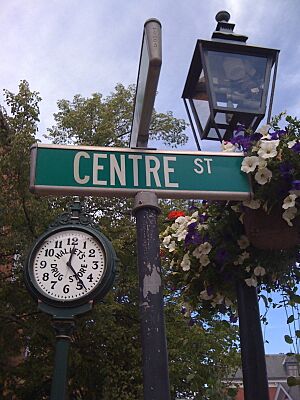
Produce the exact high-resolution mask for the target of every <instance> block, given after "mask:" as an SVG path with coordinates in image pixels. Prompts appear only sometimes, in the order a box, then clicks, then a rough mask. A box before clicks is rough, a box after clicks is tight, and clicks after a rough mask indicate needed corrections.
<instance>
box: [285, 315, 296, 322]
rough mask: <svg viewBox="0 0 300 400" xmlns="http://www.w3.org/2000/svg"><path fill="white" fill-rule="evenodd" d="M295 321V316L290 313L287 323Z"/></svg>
mask: <svg viewBox="0 0 300 400" xmlns="http://www.w3.org/2000/svg"><path fill="white" fill-rule="evenodd" d="M294 321H295V317H294V316H293V315H290V316H289V317H288V319H287V321H286V323H287V324H290V323H291V322H294Z"/></svg>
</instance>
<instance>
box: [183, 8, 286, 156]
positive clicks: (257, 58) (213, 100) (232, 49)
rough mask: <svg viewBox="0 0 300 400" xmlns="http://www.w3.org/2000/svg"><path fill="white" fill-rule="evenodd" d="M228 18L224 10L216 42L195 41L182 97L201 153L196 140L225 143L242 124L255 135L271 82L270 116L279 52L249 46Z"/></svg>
mask: <svg viewBox="0 0 300 400" xmlns="http://www.w3.org/2000/svg"><path fill="white" fill-rule="evenodd" d="M229 18H230V14H229V13H228V12H227V11H220V12H219V13H218V14H217V15H216V20H217V22H218V24H217V27H216V30H215V32H213V35H212V40H197V43H196V47H195V51H194V55H193V58H192V62H191V65H190V69H189V72H188V76H187V79H186V83H185V86H184V90H183V94H182V98H183V100H184V104H185V107H186V110H187V113H188V117H189V122H190V124H191V127H192V130H193V134H194V137H195V140H196V144H197V147H198V149H199V150H200V145H199V140H198V136H199V138H200V139H207V140H219V141H222V140H226V139H229V138H230V137H232V135H233V132H234V130H235V128H236V127H237V125H238V124H242V125H244V126H245V127H246V128H252V129H253V130H255V129H256V128H257V127H258V125H259V123H260V122H261V120H262V119H263V118H264V116H265V114H266V109H267V100H268V91H269V90H268V89H269V85H270V82H271V78H272V88H271V95H270V99H269V107H268V108H269V113H268V120H269V119H270V116H271V109H272V101H273V93H274V88H275V80H276V71H277V63H278V54H279V51H278V50H275V49H269V48H264V47H257V46H249V45H247V44H246V41H247V39H248V38H247V36H244V35H238V34H236V33H233V29H234V26H235V25H234V24H232V23H230V22H229ZM205 117H206V118H205ZM193 119H194V120H193ZM203 119H205V120H206V121H205V122H204V123H203V122H201V120H203Z"/></svg>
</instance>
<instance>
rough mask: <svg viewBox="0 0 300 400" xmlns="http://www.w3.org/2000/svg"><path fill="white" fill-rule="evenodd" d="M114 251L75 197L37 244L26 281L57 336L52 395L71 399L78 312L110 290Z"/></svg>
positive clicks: (27, 267) (28, 261)
mask: <svg viewBox="0 0 300 400" xmlns="http://www.w3.org/2000/svg"><path fill="white" fill-rule="evenodd" d="M115 265H116V254H115V251H114V249H113V247H112V244H111V243H110V241H109V240H108V239H107V238H106V237H105V236H104V235H103V234H102V233H101V232H99V230H98V229H97V227H96V224H95V223H94V222H93V221H92V219H91V218H90V217H89V215H87V214H86V213H84V212H83V211H82V206H81V204H80V201H79V198H78V197H77V198H76V200H75V201H74V204H73V205H72V206H71V207H70V211H68V212H65V213H63V214H62V215H60V216H59V217H58V218H57V220H56V221H55V222H54V223H53V224H52V225H51V226H50V227H49V228H48V230H47V231H46V232H45V233H44V234H42V235H41V236H40V237H39V238H38V239H37V241H36V242H35V244H34V245H33V247H32V249H31V251H30V253H29V256H28V258H27V261H26V265H25V283H26V286H27V288H28V290H29V292H30V294H31V295H32V296H33V298H34V299H35V300H37V302H38V309H39V310H41V311H43V312H45V313H47V314H49V315H52V318H53V320H52V325H53V327H54V330H55V335H56V346H55V360H54V373H53V379H52V385H51V397H50V399H51V400H65V399H66V398H67V369H68V353H69V347H70V341H71V337H72V335H73V331H74V327H75V317H76V316H77V315H80V314H84V313H86V312H88V311H90V310H91V309H92V308H93V304H94V303H95V302H96V301H99V300H101V299H103V297H104V296H105V295H106V293H107V292H108V291H109V290H110V289H111V287H112V285H113V282H114V278H115Z"/></svg>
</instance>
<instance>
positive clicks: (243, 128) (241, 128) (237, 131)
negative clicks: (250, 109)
mask: <svg viewBox="0 0 300 400" xmlns="http://www.w3.org/2000/svg"><path fill="white" fill-rule="evenodd" d="M245 128H246V127H245V125H243V124H240V125H237V127H236V129H235V130H234V132H236V133H240V132H244V130H245Z"/></svg>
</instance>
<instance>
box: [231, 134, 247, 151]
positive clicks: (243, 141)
mask: <svg viewBox="0 0 300 400" xmlns="http://www.w3.org/2000/svg"><path fill="white" fill-rule="evenodd" d="M231 143H232V144H236V145H238V146H240V147H241V148H242V149H243V150H244V151H248V150H249V149H250V147H251V140H250V138H249V137H248V136H247V137H245V136H242V135H238V136H236V137H234V138H232V139H231Z"/></svg>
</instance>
